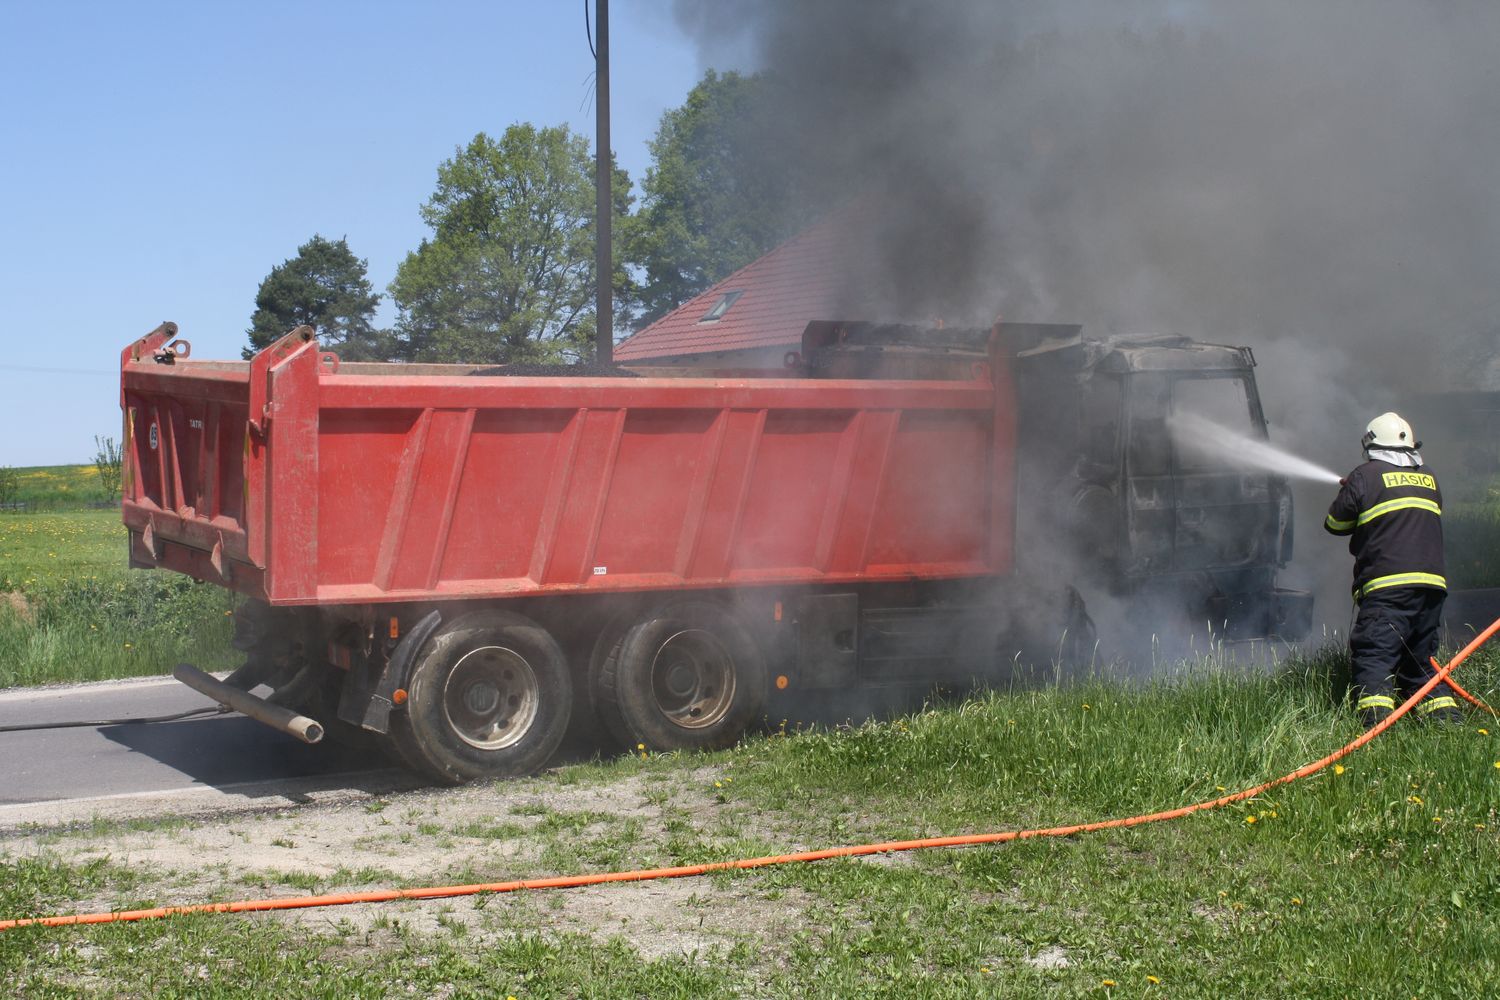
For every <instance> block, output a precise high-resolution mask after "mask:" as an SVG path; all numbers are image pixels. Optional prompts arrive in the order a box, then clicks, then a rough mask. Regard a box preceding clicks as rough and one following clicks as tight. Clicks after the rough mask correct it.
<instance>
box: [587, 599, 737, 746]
mask: <svg viewBox="0 0 1500 1000" xmlns="http://www.w3.org/2000/svg"><path fill="white" fill-rule="evenodd" d="M595 694H596V696H597V697H596V702H597V704H598V705H599V713H600V717H601V719H603V720H605V726H606V728H610V729H613V728H614V726H613V725H611V721H613V722H615V723H617V724H618V725H619V726H620V727H621V728H622V729H623V730H624V732H625V733H628V734H629V737H630V742H631V743H632V744H644V745H645V747H646V748H647V749H649V750H720V749H723V748H724V747H729V746H733V745H734V743H735V741H736V740H738V739H739V738H740V736H741V735H742V734H743V733H744V732H745V728H746V727H747V726H749V725H750V723H751V722H752V721H753V720H754V719H755V717H756V716H757V715H759V714H760V712H761V710H762V708H763V707H764V705H765V700H766V667H765V662H764V661H763V660H762V659H761V656H760V650H759V649H758V648H756V645H755V640H754V639H752V638H751V637H750V634H749V633H748V632H746V631H745V629H744V627H743V626H742V625H740V624H739V622H737V621H735V619H734V617H733V616H732V615H731V614H729V612H728V611H726V610H725V609H723V608H721V607H719V606H718V605H716V604H712V603H709V602H707V601H684V602H681V603H677V604H670V605H667V606H666V607H663V608H661V609H659V610H658V611H656V612H655V613H653V614H652V615H651V616H650V617H649V618H646V619H645V620H644V621H641V622H639V623H637V624H636V625H635V626H634V627H632V628H631V629H630V630H629V631H628V632H626V633H625V636H624V638H623V639H621V640H620V644H619V646H618V648H617V649H615V650H614V652H613V653H612V655H610V656H609V657H608V659H606V661H605V663H604V666H603V668H602V669H601V670H600V675H599V684H598V688H597V690H596V692H595ZM611 716H613V717H614V718H613V720H611V718H610V717H611Z"/></svg>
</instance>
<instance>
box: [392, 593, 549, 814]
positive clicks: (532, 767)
mask: <svg viewBox="0 0 1500 1000" xmlns="http://www.w3.org/2000/svg"><path fill="white" fill-rule="evenodd" d="M572 708H573V690H572V683H571V681H570V680H569V678H568V666H567V660H566V658H565V657H564V656H563V652H562V650H561V649H560V648H559V647H558V645H557V642H556V640H554V639H553V638H552V636H551V635H550V634H549V633H548V632H547V630H546V629H544V628H542V627H541V626H540V625H538V624H537V623H536V622H533V621H531V620H530V619H529V618H523V617H521V616H520V615H515V614H511V613H509V612H506V611H478V612H474V613H472V614H467V615H462V616H460V617H458V618H455V619H454V620H453V621H452V622H449V623H448V624H446V625H444V626H443V627H442V628H441V629H439V630H438V631H437V632H436V633H434V634H433V636H432V638H431V639H429V640H427V644H426V645H425V646H424V647H423V648H422V651H421V652H420V653H419V654H418V656H417V662H416V665H415V666H414V667H413V668H412V672H411V677H410V678H409V680H408V682H407V699H406V710H405V711H404V712H398V713H395V714H393V715H392V717H391V737H392V739H393V740H395V742H396V745H397V747H398V749H399V751H400V753H401V756H402V758H403V759H405V760H406V761H407V762H408V763H409V764H411V765H413V766H414V767H415V769H416V770H418V771H420V772H422V773H423V774H426V775H427V776H429V777H431V778H434V779H436V780H437V781H440V782H443V783H445V784H452V785H456V784H460V783H462V782H465V781H475V780H478V779H483V778H507V777H514V776H517V775H523V774H530V773H532V772H534V771H536V770H538V769H540V768H541V766H542V765H543V764H545V763H546V762H547V759H548V758H549V757H551V756H552V752H553V751H554V750H556V749H557V745H558V743H559V742H561V741H562V738H563V734H564V733H565V732H566V731H567V728H568V716H569V715H570V714H571V712H572Z"/></svg>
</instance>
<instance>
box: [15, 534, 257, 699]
mask: <svg viewBox="0 0 1500 1000" xmlns="http://www.w3.org/2000/svg"><path fill="white" fill-rule="evenodd" d="M125 545H126V533H125V528H124V526H122V525H121V524H120V513H119V511H118V510H73V511H61V512H54V513H43V514H4V515H0V687H9V686H14V685H20V684H41V683H46V682H49V681H82V680H102V679H106V678H115V677H135V676H141V675H146V674H160V673H168V672H170V671H171V669H172V667H173V665H174V664H176V663H178V662H181V661H184V660H186V661H188V662H194V663H198V664H200V665H201V666H203V667H204V669H209V670H218V669H226V668H228V667H231V666H234V665H235V661H234V659H233V656H232V655H231V654H232V651H231V650H230V649H229V646H228V643H229V636H230V633H231V628H232V626H231V621H230V619H229V617H228V613H229V611H230V609H231V607H232V605H231V597H230V595H229V593H228V592H227V591H224V590H221V589H220V588H218V587H209V586H199V585H197V584H194V583H193V581H192V580H190V579H188V578H187V577H184V576H180V575H178V574H175V573H166V572H158V571H154V570H153V571H141V570H131V569H128V568H127V566H126V549H125Z"/></svg>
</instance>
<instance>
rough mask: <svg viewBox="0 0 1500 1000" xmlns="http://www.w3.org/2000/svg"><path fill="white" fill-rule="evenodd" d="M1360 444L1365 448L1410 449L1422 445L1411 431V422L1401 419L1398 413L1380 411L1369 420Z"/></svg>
mask: <svg viewBox="0 0 1500 1000" xmlns="http://www.w3.org/2000/svg"><path fill="white" fill-rule="evenodd" d="M1360 444H1361V445H1362V446H1364V447H1366V448H1369V447H1371V446H1374V447H1377V448H1403V449H1406V450H1411V449H1413V448H1420V447H1422V442H1420V441H1418V440H1417V436H1416V435H1415V434H1414V433H1412V429H1411V424H1409V423H1407V422H1406V421H1405V420H1402V419H1401V415H1400V414H1398V413H1382V414H1381V415H1380V416H1378V417H1376V418H1375V419H1374V420H1371V421H1370V424H1369V426H1368V427H1366V428H1365V436H1364V438H1362V439H1361V440H1360Z"/></svg>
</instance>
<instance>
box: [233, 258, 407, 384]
mask: <svg viewBox="0 0 1500 1000" xmlns="http://www.w3.org/2000/svg"><path fill="white" fill-rule="evenodd" d="M365 267H366V265H365V261H363V260H361V259H360V258H358V257H356V256H354V253H353V252H352V251H351V250H350V249H349V242H348V240H347V239H340V240H328V239H324V238H323V237H322V236H314V237H313V238H312V239H310V240H308V241H307V242H306V243H304V244H302V246H300V247H298V248H297V256H295V257H293V258H291V259H290V260H287V261H284V262H283V263H281V264H278V265H277V266H275V267H273V268H271V273H270V274H268V275H266V279H265V280H264V281H262V282H261V283H260V290H259V291H258V292H256V293H255V314H254V315H253V316H252V317H251V318H250V329H249V330H247V331H246V333H247V334H248V335H249V338H250V346H249V347H247V348H245V350H244V356H245V357H247V358H248V357H250V356H251V355H253V354H254V353H255V352H256V351H258V350H260V349H261V348H263V347H265V346H266V345H267V344H270V343H272V342H274V341H276V340H278V339H279V338H281V337H282V336H283V335H284V334H286V332H287V331H288V330H291V329H292V328H293V327H297V326H302V325H304V324H306V325H308V326H311V327H313V328H315V329H316V330H317V331H318V342H319V344H320V345H321V346H323V347H327V348H331V349H333V350H336V351H338V352H339V353H340V354H341V355H343V356H344V357H345V358H348V359H350V360H372V359H380V358H382V357H383V356H384V355H385V353H386V352H387V351H388V350H389V347H388V343H387V342H388V340H389V335H382V334H381V333H380V332H379V331H377V330H376V329H375V327H374V325H373V323H372V320H373V318H374V316H375V307H376V306H377V305H379V304H380V295H379V293H377V292H375V291H374V290H373V289H372V288H371V287H370V281H369V279H368V278H367V277H366V276H365Z"/></svg>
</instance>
